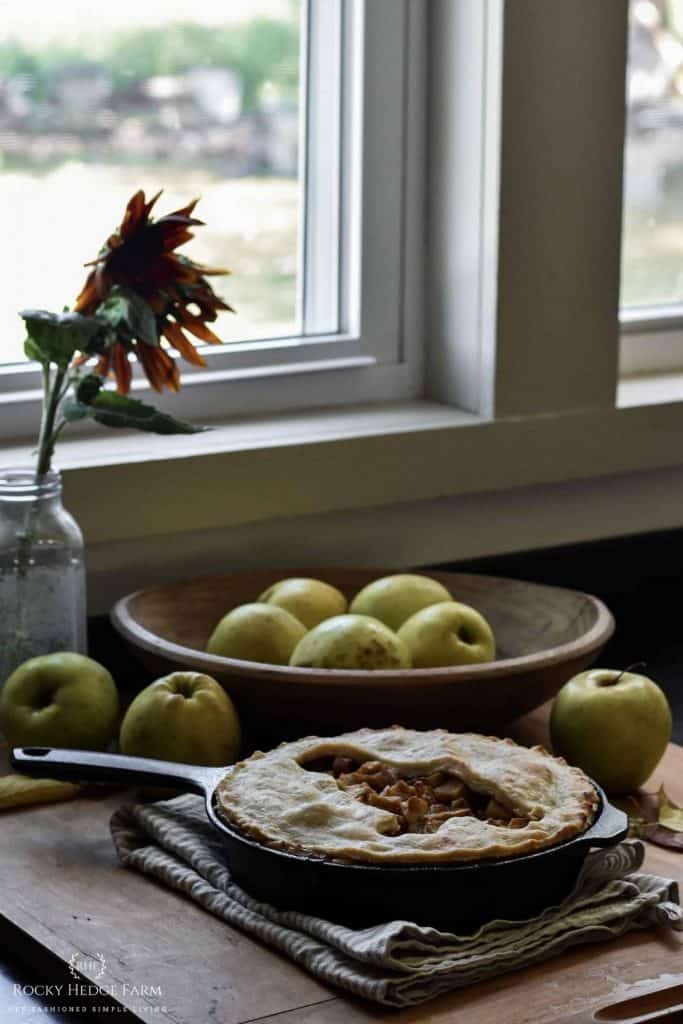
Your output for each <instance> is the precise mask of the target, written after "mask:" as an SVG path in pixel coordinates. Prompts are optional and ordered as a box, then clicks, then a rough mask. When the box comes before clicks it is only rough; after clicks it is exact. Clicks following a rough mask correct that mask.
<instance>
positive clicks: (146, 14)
mask: <svg viewBox="0 0 683 1024" xmlns="http://www.w3.org/2000/svg"><path fill="white" fill-rule="evenodd" d="M100 15H101V16H100ZM100 15H98V18H97V21H96V23H95V21H93V19H92V18H90V17H88V15H87V12H86V11H85V9H84V8H83V6H82V5H81V4H78V3H76V4H74V3H67V4H60V5H58V6H55V5H52V4H49V3H46V2H44V0H27V2H25V3H22V4H14V5H10V6H9V7H8V8H7V9H6V10H5V11H4V14H3V20H2V28H1V29H0V76H1V77H0V81H1V82H2V85H1V87H0V133H1V136H0V137H1V139H2V151H3V159H2V165H1V168H2V169H1V172H0V189H1V190H2V196H3V206H4V210H5V216H6V222H5V224H6V231H7V236H9V237H10V238H11V239H12V245H11V246H7V247H5V250H4V253H3V265H2V279H3V284H4V294H5V296H11V302H7V301H5V302H3V304H2V308H1V309H0V360H2V362H12V361H14V360H21V359H22V358H23V349H22V341H23V332H22V330H21V327H22V324H21V321H20V320H19V319H18V318H17V315H16V312H17V309H19V308H26V307H35V306H39V307H41V308H45V309H60V308H61V307H62V305H63V304H64V303H65V302H68V301H69V300H72V299H73V298H75V296H76V294H77V293H78V290H79V289H80V286H81V284H82V279H83V277H84V271H83V269H82V264H83V262H84V261H85V260H86V259H88V258H92V257H93V256H94V255H95V254H96V253H97V251H98V249H99V246H100V245H101V243H102V242H103V241H104V239H105V238H106V236H107V234H108V233H109V231H110V230H112V229H113V227H114V226H115V225H116V224H117V223H118V221H119V219H120V217H121V213H122V210H123V208H124V206H125V202H126V200H127V198H128V197H129V195H131V194H132V192H133V191H135V189H136V188H138V187H144V188H145V189H146V191H147V193H148V195H149V194H150V193H154V192H156V191H157V189H158V188H159V187H162V186H163V188H164V195H163V197H162V199H161V200H160V203H159V204H158V206H159V207H160V208H161V209H162V210H163V211H164V212H166V211H169V210H172V209H175V208H177V207H178V206H181V205H184V204H185V203H186V202H187V201H188V199H190V198H192V197H193V196H195V195H200V196H201V204H200V207H199V209H198V211H197V212H198V215H199V216H200V217H202V218H203V219H205V220H206V221H207V227H206V228H205V229H203V230H202V231H199V232H198V233H197V237H196V239H195V240H194V242H193V243H192V249H193V254H194V256H195V258H196V259H197V260H199V261H200V262H205V263H207V264H209V265H215V266H221V267H222V266H226V267H230V268H231V269H232V270H233V276H232V278H231V279H229V280H228V279H219V280H218V282H217V288H218V290H219V291H221V292H222V293H223V295H224V297H225V298H227V299H229V298H230V296H235V297H239V303H238V304H239V306H240V316H239V317H234V316H230V315H228V314H222V315H221V316H220V318H219V322H218V325H217V330H218V331H219V333H220V334H221V336H222V337H223V338H224V339H225V340H226V341H228V342H229V341H234V340H245V339H256V338H270V337H282V336H287V335H294V334H299V333H300V331H301V324H300V309H299V302H298V291H299V287H300V282H299V280H298V276H299V275H298V271H299V267H298V252H299V235H300V231H301V210H300V177H299V155H298V150H299V137H300V134H301V129H302V125H301V116H300V103H299V93H300V89H299V77H300V66H301V62H300V49H301V36H302V16H301V9H300V0H237V2H236V0H233V2H231V3H227V4H226V3H219V2H208V3H203V4H201V5H199V6H198V5H196V4H193V3H190V2H187V0H175V2H174V3H172V4H169V3H168V2H167V0H148V2H146V3H144V4H140V3H139V2H137V0H119V2H117V3H116V4H110V5H108V6H107V8H106V10H103V11H102V12H100ZM88 26H89V27H88ZM235 302H237V298H236V299H235ZM331 326H335V325H331Z"/></svg>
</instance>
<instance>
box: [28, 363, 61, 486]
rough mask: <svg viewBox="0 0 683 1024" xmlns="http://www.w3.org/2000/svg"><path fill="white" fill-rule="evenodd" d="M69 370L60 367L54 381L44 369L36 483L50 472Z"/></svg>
mask: <svg viewBox="0 0 683 1024" xmlns="http://www.w3.org/2000/svg"><path fill="white" fill-rule="evenodd" d="M67 372H68V371H67V370H66V369H64V368H63V367H60V366H58V367H57V369H56V371H55V375H54V379H51V378H50V370H49V367H43V393H44V399H43V418H42V421H41V425H40V439H39V441H38V464H37V466H36V481H37V482H40V480H41V479H42V477H44V476H45V474H46V473H48V472H49V470H50V465H51V463H52V455H53V452H54V449H55V441H56V440H57V437H56V431H55V420H56V418H57V413H58V411H59V403H60V401H61V399H62V397H63V395H64V390H63V387H64V378H65V377H66V376H67Z"/></svg>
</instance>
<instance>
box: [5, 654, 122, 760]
mask: <svg viewBox="0 0 683 1024" xmlns="http://www.w3.org/2000/svg"><path fill="white" fill-rule="evenodd" d="M118 716H119V696H118V693H117V691H116V686H115V685H114V680H113V679H112V677H111V675H110V674H109V672H107V670H106V668H103V666H102V665H99V664H98V663H97V662H96V661H93V660H92V658H86V657H85V655H83V654H72V653H69V652H67V651H58V652H56V653H54V654H42V655H40V657H37V658H29V660H28V661H25V662H24V663H23V665H20V666H19V668H17V669H15V670H14V672H13V673H12V675H11V676H10V677H9V679H8V680H7V682H6V683H5V686H4V687H3V689H2V692H1V693H0V731H2V732H3V733H4V734H5V738H6V739H7V742H8V743H9V745H10V746H13V747H21V746H40V747H72V748H76V749H83V750H104V749H105V748H106V747H107V746H108V745H109V743H110V742H111V740H112V739H113V738H114V736H115V735H116V726H117V723H118Z"/></svg>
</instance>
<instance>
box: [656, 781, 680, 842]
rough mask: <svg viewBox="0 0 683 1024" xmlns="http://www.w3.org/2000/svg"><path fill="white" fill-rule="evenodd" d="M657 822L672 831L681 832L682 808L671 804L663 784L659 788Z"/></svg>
mask: <svg viewBox="0 0 683 1024" xmlns="http://www.w3.org/2000/svg"><path fill="white" fill-rule="evenodd" d="M658 799H659V816H658V817H659V824H660V825H663V826H664V828H667V829H670V830H671V831H672V832H683V808H680V807H677V806H676V804H672V803H671V801H670V800H669V798H668V796H667V795H666V791H665V789H664V786H662V787H661V788H660V790H659V798H658Z"/></svg>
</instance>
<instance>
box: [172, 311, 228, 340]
mask: <svg viewBox="0 0 683 1024" xmlns="http://www.w3.org/2000/svg"><path fill="white" fill-rule="evenodd" d="M177 315H178V316H180V322H181V324H182V325H183V327H184V328H185V330H186V331H189V332H190V334H194V336H195V338H201V340H202V341H206V342H208V343H209V345H222V344H223V342H222V341H221V339H220V338H219V337H218V335H217V334H214V333H213V331H212V330H211V328H210V327H207V325H206V324H205V323H204V321H203V320H201V319H200V318H199V317H197V316H191V315H190V314H189V313H187V312H186V311H184V310H183V311H180V310H179V311H178V314H177Z"/></svg>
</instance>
